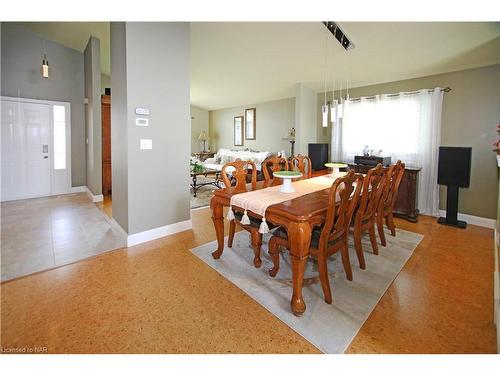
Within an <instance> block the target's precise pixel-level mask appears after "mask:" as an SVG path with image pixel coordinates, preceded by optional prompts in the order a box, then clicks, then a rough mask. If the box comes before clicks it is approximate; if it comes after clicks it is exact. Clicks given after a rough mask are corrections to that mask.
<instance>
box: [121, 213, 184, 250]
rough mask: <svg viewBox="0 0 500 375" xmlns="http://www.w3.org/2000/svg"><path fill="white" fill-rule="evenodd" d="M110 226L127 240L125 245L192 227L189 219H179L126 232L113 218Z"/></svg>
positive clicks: (132, 244)
mask: <svg viewBox="0 0 500 375" xmlns="http://www.w3.org/2000/svg"><path fill="white" fill-rule="evenodd" d="M111 226H112V227H113V228H114V229H116V230H117V231H118V232H119V233H120V235H121V236H122V237H123V238H124V239H125V240H126V241H127V247H130V246H134V245H138V244H141V243H143V242H148V241H152V240H156V239H158V238H161V237H165V236H168V235H171V234H175V233H178V232H182V231H185V230H189V229H191V228H192V227H193V224H192V222H191V220H186V221H181V222H178V223H174V224H169V225H165V226H163V227H158V228H153V229H150V230H147V231H144V232H139V233H134V234H130V235H129V234H128V233H127V232H126V231H125V230H124V229H123V228H122V227H121V225H120V224H118V222H117V221H116V220H115V219H113V218H112V219H111Z"/></svg>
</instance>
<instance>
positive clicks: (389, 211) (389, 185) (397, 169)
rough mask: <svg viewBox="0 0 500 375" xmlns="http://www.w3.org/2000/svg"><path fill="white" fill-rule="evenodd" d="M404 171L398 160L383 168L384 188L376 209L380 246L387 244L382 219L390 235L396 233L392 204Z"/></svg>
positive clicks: (403, 165)
mask: <svg viewBox="0 0 500 375" xmlns="http://www.w3.org/2000/svg"><path fill="white" fill-rule="evenodd" d="M404 172H405V164H404V163H402V162H401V160H398V161H397V163H396V164H393V165H391V166H390V167H388V168H386V169H385V185H386V186H385V188H384V193H383V194H382V197H381V199H380V204H379V207H378V210H377V218H376V221H377V229H378V235H379V237H380V243H381V244H382V246H387V241H386V239H385V233H384V220H385V223H386V225H387V227H388V228H389V229H390V231H391V235H392V236H395V235H396V226H395V225H394V217H393V211H394V205H395V204H396V199H397V198H398V191H399V185H400V184H401V180H402V179H403V175H404Z"/></svg>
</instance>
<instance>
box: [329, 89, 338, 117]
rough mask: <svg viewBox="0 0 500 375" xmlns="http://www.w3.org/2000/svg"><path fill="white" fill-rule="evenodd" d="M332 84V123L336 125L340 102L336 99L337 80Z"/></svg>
mask: <svg viewBox="0 0 500 375" xmlns="http://www.w3.org/2000/svg"><path fill="white" fill-rule="evenodd" d="M332 82H333V85H332V102H331V103H330V122H331V123H332V125H335V121H336V120H337V107H338V105H339V102H338V100H337V99H335V81H333V80H332Z"/></svg>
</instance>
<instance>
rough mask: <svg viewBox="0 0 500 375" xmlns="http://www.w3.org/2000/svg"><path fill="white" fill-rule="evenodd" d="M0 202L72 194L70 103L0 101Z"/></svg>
mask: <svg viewBox="0 0 500 375" xmlns="http://www.w3.org/2000/svg"><path fill="white" fill-rule="evenodd" d="M1 106H2V107H1V108H2V118H1V120H2V122H1V135H2V155H1V156H2V165H1V168H2V183H1V201H11V200H18V199H27V198H37V197H44V196H49V195H56V194H64V193H69V192H70V191H71V148H70V147H71V141H70V139H71V138H70V136H71V134H70V128H71V120H70V118H71V116H70V103H66V102H54V101H44V100H34V99H24V98H9V97H2V98H1Z"/></svg>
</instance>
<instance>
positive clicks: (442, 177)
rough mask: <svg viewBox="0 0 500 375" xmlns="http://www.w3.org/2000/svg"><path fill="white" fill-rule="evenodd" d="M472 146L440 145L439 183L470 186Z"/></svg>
mask: <svg viewBox="0 0 500 375" xmlns="http://www.w3.org/2000/svg"><path fill="white" fill-rule="evenodd" d="M471 155H472V148H471V147H449V146H441V147H439V163H438V184H439V185H455V186H459V187H469V183H470V167H471Z"/></svg>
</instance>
